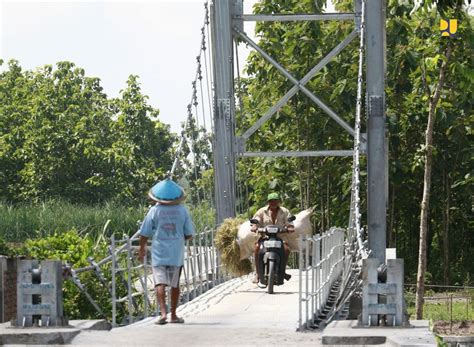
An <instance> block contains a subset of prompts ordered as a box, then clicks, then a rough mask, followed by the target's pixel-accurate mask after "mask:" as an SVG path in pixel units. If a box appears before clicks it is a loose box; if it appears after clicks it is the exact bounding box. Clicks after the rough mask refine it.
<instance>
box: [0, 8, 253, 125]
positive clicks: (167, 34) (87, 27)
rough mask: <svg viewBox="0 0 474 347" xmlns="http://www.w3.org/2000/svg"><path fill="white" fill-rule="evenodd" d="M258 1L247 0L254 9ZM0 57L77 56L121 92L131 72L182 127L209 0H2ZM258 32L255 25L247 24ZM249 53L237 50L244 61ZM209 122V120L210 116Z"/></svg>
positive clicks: (169, 120) (29, 60) (165, 115)
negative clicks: (205, 3) (205, 0)
mask: <svg viewBox="0 0 474 347" xmlns="http://www.w3.org/2000/svg"><path fill="white" fill-rule="evenodd" d="M253 3H255V0H252V1H250V0H247V1H244V4H245V13H251V7H252V5H253ZM0 20H1V26H0V57H1V58H2V59H4V60H5V61H8V60H9V59H12V58H14V59H17V60H18V61H19V62H20V65H21V66H22V67H23V68H25V69H35V68H37V67H40V66H43V65H45V64H53V65H54V64H55V63H56V62H58V61H64V60H67V61H72V62H74V63H75V64H76V65H77V66H79V67H82V68H84V69H85V71H86V75H87V76H95V77H99V78H100V79H101V85H102V87H103V88H104V91H105V92H106V94H107V95H108V96H109V97H116V96H118V95H119V91H120V90H121V89H123V88H124V87H125V85H126V84H125V83H126V80H127V78H128V76H129V75H130V74H135V75H138V76H139V77H140V78H139V81H140V83H141V87H142V92H143V93H144V94H146V95H148V96H149V103H150V104H151V105H152V106H153V107H155V108H158V109H159V110H160V116H159V119H160V120H161V121H162V122H164V123H166V124H170V126H171V130H172V131H174V132H178V131H179V130H180V128H181V123H182V122H184V121H185V119H186V115H187V105H188V104H189V102H190V100H191V91H192V90H191V82H192V81H193V79H194V76H195V74H196V56H197V54H198V53H199V48H200V43H201V27H202V26H203V23H204V0H148V1H146V0H140V1H112V0H95V1H88V0H82V1H67V0H62V1H57V0H56V1H47V2H45V1H35V0H29V1H23V0H0ZM245 30H246V31H247V32H248V33H249V35H250V34H253V25H252V24H248V23H246V24H245ZM247 54H248V50H247V51H244V49H242V50H241V51H240V54H239V55H240V59H241V61H243V60H244V59H245V57H246V55H247ZM241 64H242V63H241ZM208 124H209V121H208Z"/></svg>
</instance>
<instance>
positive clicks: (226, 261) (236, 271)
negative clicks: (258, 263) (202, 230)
mask: <svg viewBox="0 0 474 347" xmlns="http://www.w3.org/2000/svg"><path fill="white" fill-rule="evenodd" d="M243 222H244V220H243V219H241V218H227V219H225V220H224V222H223V223H222V224H221V226H220V227H219V228H218V229H217V232H216V236H215V239H214V243H215V245H216V247H217V249H218V250H219V253H220V256H221V261H222V265H224V268H225V269H226V271H228V272H229V273H230V274H232V275H235V276H243V275H246V274H248V273H250V272H252V264H251V263H250V260H248V259H244V260H240V249H239V244H238V243H237V231H238V229H239V226H240V224H242V223H243Z"/></svg>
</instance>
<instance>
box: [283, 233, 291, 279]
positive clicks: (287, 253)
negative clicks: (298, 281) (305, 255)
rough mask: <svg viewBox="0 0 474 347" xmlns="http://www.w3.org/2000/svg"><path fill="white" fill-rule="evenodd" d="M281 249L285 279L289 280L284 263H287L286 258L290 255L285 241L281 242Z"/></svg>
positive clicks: (289, 276)
mask: <svg viewBox="0 0 474 347" xmlns="http://www.w3.org/2000/svg"><path fill="white" fill-rule="evenodd" d="M283 250H284V251H285V256H284V258H283V268H284V269H285V280H287V281H289V280H290V278H291V275H290V274H287V273H286V264H288V258H289V257H290V248H289V247H288V243H287V242H286V241H284V242H283Z"/></svg>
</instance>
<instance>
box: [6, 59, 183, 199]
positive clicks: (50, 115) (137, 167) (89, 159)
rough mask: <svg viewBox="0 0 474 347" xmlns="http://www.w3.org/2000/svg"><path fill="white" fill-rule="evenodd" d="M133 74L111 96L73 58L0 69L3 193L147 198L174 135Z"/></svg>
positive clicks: (159, 175) (33, 196)
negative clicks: (26, 67)
mask: <svg viewBox="0 0 474 347" xmlns="http://www.w3.org/2000/svg"><path fill="white" fill-rule="evenodd" d="M146 99H147V97H146V96H144V95H143V94H142V93H141V90H140V87H139V84H138V80H137V77H136V76H130V78H129V80H128V81H127V88H126V89H125V90H124V91H122V95H121V97H120V98H116V99H108V98H107V96H106V95H105V93H104V92H103V89H102V87H101V85H100V80H99V79H98V78H96V77H87V76H86V75H85V71H84V70H83V69H81V68H78V67H76V66H75V65H74V64H73V63H71V62H59V63H57V65H56V68H53V67H52V66H51V65H45V66H43V67H41V68H39V69H37V70H35V71H23V70H22V69H21V67H20V65H19V63H18V62H17V61H14V60H12V61H10V62H9V63H8V69H6V70H5V71H3V72H2V73H1V74H0V164H1V167H2V169H1V171H0V178H1V180H2V184H1V187H0V198H2V199H4V200H6V201H9V202H22V201H41V200H44V199H50V198H58V199H66V200H70V201H74V202H81V203H97V202H101V201H107V200H111V199H116V200H120V201H122V202H128V203H136V202H138V201H140V200H143V199H144V198H145V196H146V191H147V190H148V189H149V188H150V186H151V185H152V184H153V183H154V181H155V180H157V179H159V178H162V176H164V172H166V170H167V169H168V167H169V165H170V163H171V154H170V148H171V144H172V142H173V140H174V138H173V136H172V135H171V134H170V133H169V127H168V126H165V125H164V124H162V123H161V122H160V121H158V120H157V119H156V117H157V115H158V110H157V109H154V108H152V107H151V106H150V105H149V104H148V103H147V101H146Z"/></svg>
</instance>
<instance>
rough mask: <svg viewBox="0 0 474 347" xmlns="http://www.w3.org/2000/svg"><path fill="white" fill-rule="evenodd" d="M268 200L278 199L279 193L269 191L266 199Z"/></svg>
mask: <svg viewBox="0 0 474 347" xmlns="http://www.w3.org/2000/svg"><path fill="white" fill-rule="evenodd" d="M270 200H280V195H278V193H270V194H268V197H267V201H270Z"/></svg>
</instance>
